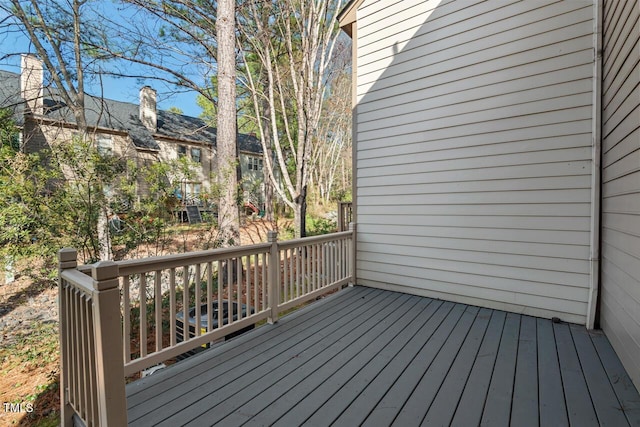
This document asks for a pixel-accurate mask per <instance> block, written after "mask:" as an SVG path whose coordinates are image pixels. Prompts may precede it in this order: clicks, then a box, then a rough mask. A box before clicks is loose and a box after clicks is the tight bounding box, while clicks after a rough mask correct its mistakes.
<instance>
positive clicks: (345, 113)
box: [311, 67, 351, 202]
mask: <svg viewBox="0 0 640 427" xmlns="http://www.w3.org/2000/svg"><path fill="white" fill-rule="evenodd" d="M330 91H331V93H330V94H329V96H328V97H327V99H326V101H325V107H324V112H323V114H322V117H321V119H320V122H319V124H318V132H317V137H316V139H315V140H314V144H313V154H312V161H311V168H312V181H313V184H314V186H315V187H316V189H317V193H318V196H319V199H320V200H321V201H322V202H329V200H330V198H331V196H332V194H333V193H334V190H336V192H337V193H338V194H342V195H345V194H346V193H347V192H348V187H347V186H348V185H349V184H350V179H349V177H350V175H351V161H350V156H351V74H350V71H349V70H348V69H346V67H345V69H344V72H343V73H342V74H340V75H338V76H336V78H335V79H334V80H333V81H332V82H331V88H330ZM342 197H344V196H342Z"/></svg>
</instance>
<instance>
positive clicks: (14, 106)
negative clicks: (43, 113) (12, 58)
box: [0, 70, 24, 126]
mask: <svg viewBox="0 0 640 427" xmlns="http://www.w3.org/2000/svg"><path fill="white" fill-rule="evenodd" d="M15 88H20V76H19V75H18V74H16V73H11V72H9V71H3V70H0V107H3V108H8V109H10V110H12V111H13V115H14V118H15V119H14V120H15V122H16V124H18V125H19V126H21V125H22V124H23V122H24V100H23V99H22V98H20V90H19V89H18V90H15Z"/></svg>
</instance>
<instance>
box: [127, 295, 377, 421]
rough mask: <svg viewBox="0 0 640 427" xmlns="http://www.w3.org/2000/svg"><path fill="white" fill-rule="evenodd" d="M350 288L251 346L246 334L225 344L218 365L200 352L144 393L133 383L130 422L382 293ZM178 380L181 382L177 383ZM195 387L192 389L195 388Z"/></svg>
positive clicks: (263, 332)
mask: <svg viewBox="0 0 640 427" xmlns="http://www.w3.org/2000/svg"><path fill="white" fill-rule="evenodd" d="M351 289H355V288H350V289H346V290H345V291H346V292H345V294H343V295H341V296H342V297H343V298H334V296H333V295H332V296H330V297H328V298H326V299H324V300H322V301H320V302H318V307H322V308H323V310H315V312H314V313H313V314H314V315H309V316H304V317H303V316H299V315H298V313H300V312H297V313H293V314H292V315H290V317H289V321H288V322H287V323H285V324H277V325H271V326H269V327H264V328H260V329H259V330H258V331H256V333H255V334H252V338H251V340H250V341H249V342H248V343H247V342H246V341H248V338H247V335H244V336H242V337H238V338H236V339H234V340H233V341H231V342H229V343H226V344H225V351H224V352H220V354H216V355H215V363H213V361H209V363H208V364H207V363H201V362H200V361H201V358H202V359H206V360H209V359H212V355H209V354H208V355H207V356H204V355H203V354H204V353H201V354H198V355H197V356H194V357H191V358H189V359H186V360H184V361H182V362H180V363H178V364H176V365H174V366H173V367H172V368H171V372H169V371H168V370H167V371H161V372H159V373H158V374H155V375H153V376H150V377H146V378H144V379H142V380H139V381H138V382H140V383H146V382H149V384H148V385H146V388H145V389H143V390H139V389H138V388H135V389H134V388H133V387H132V386H134V385H136V383H138V382H136V383H133V384H132V385H130V386H129V388H128V390H129V389H130V388H131V389H134V390H135V391H136V393H135V394H133V396H132V398H131V400H130V401H129V420H130V421H133V420H135V419H137V418H138V417H140V416H142V415H144V414H147V413H149V412H151V411H152V410H154V409H155V408H158V407H162V406H163V405H164V404H167V403H171V402H173V401H174V400H175V399H178V398H180V396H181V393H184V392H185V390H186V388H185V387H187V386H188V385H189V384H187V383H188V382H189V381H194V379H195V381H196V383H197V382H203V381H207V380H211V379H212V378H213V377H214V375H215V373H216V372H218V371H222V372H224V370H223V368H222V367H221V366H222V364H223V363H225V368H224V369H226V370H231V369H234V368H235V367H238V366H242V365H243V364H245V363H247V361H249V360H251V359H252V358H253V357H256V352H257V349H259V353H258V355H257V357H258V358H259V359H258V360H256V361H254V362H259V361H260V360H267V358H268V357H270V356H271V355H273V354H274V352H273V351H271V350H272V349H273V350H275V351H284V348H285V347H286V345H287V343H292V344H294V343H297V342H300V341H302V340H304V339H305V338H306V337H309V336H311V335H312V334H313V329H311V327H312V326H314V325H316V326H317V327H326V326H330V325H334V324H336V323H340V322H343V321H347V320H348V318H349V316H350V314H349V313H352V312H353V313H358V312H359V310H361V309H367V308H368V307H369V306H370V305H371V304H373V303H374V301H376V299H375V297H372V295H378V296H379V295H380V292H379V291H375V290H371V291H370V292H362V290H364V288H359V289H358V290H356V291H351ZM334 301H335V302H334ZM345 312H347V317H345ZM275 354H277V353H275ZM185 377H186V378H185ZM165 378H167V381H168V382H170V383H169V384H167V383H166V382H165V381H164V379H165ZM177 378H179V380H176V379H177ZM194 387H195V386H192V388H194ZM147 390H151V392H150V393H153V394H150V393H149V392H148V393H144V392H145V391H147ZM141 396H144V398H145V399H144V401H142V400H141ZM149 396H150V397H149ZM148 399H150V400H151V403H147V402H146V401H147V400H148ZM142 411H145V412H142Z"/></svg>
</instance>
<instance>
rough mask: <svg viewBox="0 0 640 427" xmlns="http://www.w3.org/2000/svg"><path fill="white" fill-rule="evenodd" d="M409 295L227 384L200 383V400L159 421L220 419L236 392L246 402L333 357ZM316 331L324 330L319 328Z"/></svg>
mask: <svg viewBox="0 0 640 427" xmlns="http://www.w3.org/2000/svg"><path fill="white" fill-rule="evenodd" d="M407 297H408V296H407V295H406V294H396V295H394V296H390V295H387V296H386V297H383V301H382V302H381V304H380V305H381V308H379V309H378V308H377V307H376V306H374V307H371V309H369V310H368V311H369V312H371V313H369V314H366V313H364V314H363V315H362V316H356V320H355V321H351V322H348V323H347V324H342V325H340V326H339V327H338V328H334V329H332V330H333V331H334V332H333V333H330V334H329V335H326V336H324V337H322V336H321V335H320V334H316V336H314V337H313V339H312V340H310V344H311V345H305V346H303V347H302V348H295V349H293V350H291V351H288V352H287V354H286V355H285V356H284V357H280V358H278V359H272V360H269V361H268V362H267V363H265V364H262V365H260V366H256V367H255V368H253V369H251V370H250V371H249V372H242V373H239V374H236V375H235V376H233V375H232V379H231V380H224V382H225V383H226V384H225V385H224V386H223V387H222V388H219V389H216V388H215V386H210V385H209V384H205V385H203V386H201V387H199V388H198V390H197V391H198V393H197V394H196V396H194V398H195V399H196V402H195V403H194V404H193V405H191V406H190V407H189V408H187V409H185V410H183V411H182V413H177V414H172V415H171V416H170V417H169V418H167V419H165V420H163V421H162V423H160V424H158V425H166V426H174V425H176V424H178V423H179V424H181V425H196V426H197V425H200V423H201V422H202V421H201V420H202V419H205V420H206V422H207V423H209V422H210V420H211V419H215V420H219V419H221V418H224V417H225V416H226V415H228V414H229V413H230V412H232V411H233V410H235V409H237V407H238V406H239V405H240V403H239V399H238V398H232V396H234V395H236V394H238V393H241V396H242V398H243V399H244V401H245V402H246V401H247V400H249V399H252V398H253V397H255V396H257V395H258V394H260V393H261V392H263V391H264V390H265V389H267V388H268V387H269V386H271V385H272V384H273V383H274V382H275V381H278V380H280V379H281V378H282V377H283V376H285V375H287V374H289V373H290V372H292V371H293V370H295V369H296V368H298V367H299V366H300V365H302V364H303V363H306V362H307V361H308V360H309V359H315V358H316V355H317V356H318V357H321V358H325V359H328V360H330V359H331V358H332V357H334V356H335V355H336V354H338V353H339V352H340V350H342V349H344V348H345V347H346V346H348V345H349V344H350V343H351V342H352V341H353V340H355V339H357V337H359V336H361V335H363V334H366V333H367V321H368V320H369V319H371V320H373V321H374V322H377V321H379V320H382V319H384V318H385V317H386V316H387V315H389V312H392V311H393V310H395V309H397V308H399V306H400V305H401V303H402V301H404V300H406V298H407ZM316 332H321V331H319V330H316ZM309 356H310V357H309ZM316 361H317V359H316ZM213 390H216V393H215V394H211V391H213Z"/></svg>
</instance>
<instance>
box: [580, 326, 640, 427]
mask: <svg viewBox="0 0 640 427" xmlns="http://www.w3.org/2000/svg"><path fill="white" fill-rule="evenodd" d="M589 335H590V336H591V342H593V345H594V347H595V349H596V351H597V352H598V357H599V358H600V361H601V362H602V366H603V367H604V370H605V372H606V373H607V378H609V383H610V384H611V386H612V387H613V390H614V392H615V394H616V396H617V398H618V402H620V408H622V409H623V412H624V414H625V416H626V417H627V421H628V422H629V424H630V425H632V426H636V427H638V426H640V395H639V394H638V391H637V390H636V388H635V386H634V385H633V383H632V382H631V378H630V377H629V374H627V371H625V369H624V367H623V366H622V363H621V362H620V359H618V356H617V355H616V353H615V351H614V350H613V347H611V344H610V343H609V340H608V339H607V337H606V336H605V335H604V333H603V332H602V331H599V330H598V331H589Z"/></svg>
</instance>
